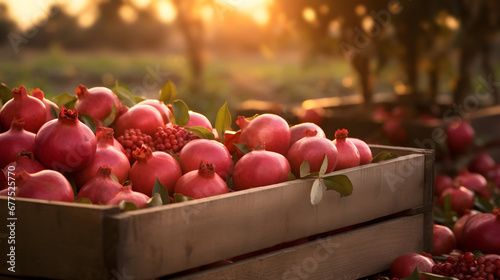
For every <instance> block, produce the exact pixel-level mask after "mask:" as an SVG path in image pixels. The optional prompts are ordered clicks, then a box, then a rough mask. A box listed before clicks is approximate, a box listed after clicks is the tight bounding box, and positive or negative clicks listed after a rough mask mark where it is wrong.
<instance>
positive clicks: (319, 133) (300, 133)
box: [290, 122, 326, 147]
mask: <svg viewBox="0 0 500 280" xmlns="http://www.w3.org/2000/svg"><path fill="white" fill-rule="evenodd" d="M306 129H310V130H316V137H323V138H326V135H325V132H324V131H323V129H321V127H319V126H318V125H317V124H315V123H310V122H304V123H299V124H296V125H293V126H291V127H290V147H291V146H292V145H293V143H295V142H297V141H298V140H299V139H302V138H304V137H305V136H306V133H305V131H306Z"/></svg>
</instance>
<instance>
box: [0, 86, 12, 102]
mask: <svg viewBox="0 0 500 280" xmlns="http://www.w3.org/2000/svg"><path fill="white" fill-rule="evenodd" d="M12 97H13V96H12V91H11V90H10V89H9V87H8V86H7V85H6V84H4V83H1V84H0V102H1V103H2V104H5V103H7V101H9V100H10V99H12Z"/></svg>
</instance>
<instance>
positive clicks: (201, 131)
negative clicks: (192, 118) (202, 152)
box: [185, 126, 215, 140]
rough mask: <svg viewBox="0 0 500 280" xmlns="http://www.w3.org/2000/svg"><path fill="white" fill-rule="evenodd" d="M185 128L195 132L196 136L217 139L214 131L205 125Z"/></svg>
mask: <svg viewBox="0 0 500 280" xmlns="http://www.w3.org/2000/svg"><path fill="white" fill-rule="evenodd" d="M185 128H186V129H187V130H189V131H191V132H192V133H194V134H195V135H196V136H198V137H200V138H201V139H210V140H214V139H215V135H214V133H213V132H212V131H210V130H209V129H207V128H205V127H201V126H190V127H185Z"/></svg>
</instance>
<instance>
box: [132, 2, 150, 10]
mask: <svg viewBox="0 0 500 280" xmlns="http://www.w3.org/2000/svg"><path fill="white" fill-rule="evenodd" d="M133 3H134V5H135V6H136V7H138V8H140V9H144V8H146V7H147V6H148V5H149V4H151V0H134V1H133Z"/></svg>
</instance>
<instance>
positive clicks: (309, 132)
mask: <svg viewBox="0 0 500 280" xmlns="http://www.w3.org/2000/svg"><path fill="white" fill-rule="evenodd" d="M316 134H318V131H317V130H316V129H309V128H307V129H306V130H304V135H305V136H307V137H313V136H316Z"/></svg>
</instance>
